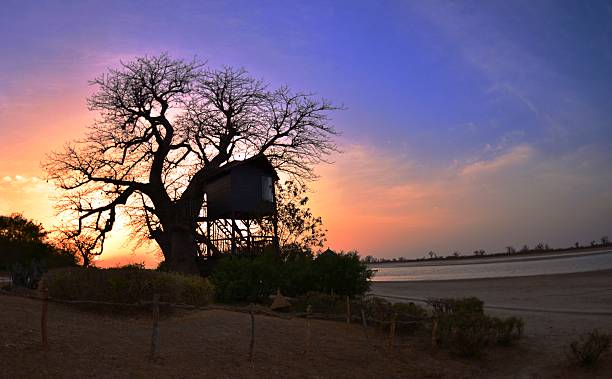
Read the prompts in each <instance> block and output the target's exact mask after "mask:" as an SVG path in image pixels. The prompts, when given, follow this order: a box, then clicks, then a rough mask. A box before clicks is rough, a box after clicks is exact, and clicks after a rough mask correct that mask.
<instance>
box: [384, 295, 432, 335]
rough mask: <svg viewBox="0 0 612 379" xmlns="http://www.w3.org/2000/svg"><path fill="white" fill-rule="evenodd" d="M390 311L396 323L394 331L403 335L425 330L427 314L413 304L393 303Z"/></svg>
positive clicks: (423, 309)
mask: <svg viewBox="0 0 612 379" xmlns="http://www.w3.org/2000/svg"><path fill="white" fill-rule="evenodd" d="M391 311H392V312H393V313H394V314H395V315H396V321H398V323H397V326H396V330H397V331H398V332H400V333H401V332H403V333H410V334H412V333H415V332H416V331H419V330H422V329H424V328H425V324H426V321H427V320H428V319H429V312H427V310H426V309H425V308H423V307H421V306H419V305H416V304H415V303H393V305H392V306H391Z"/></svg>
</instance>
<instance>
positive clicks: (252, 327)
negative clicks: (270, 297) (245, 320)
mask: <svg viewBox="0 0 612 379" xmlns="http://www.w3.org/2000/svg"><path fill="white" fill-rule="evenodd" d="M249 308H250V309H249V311H250V314H251V344H250V346H249V361H252V360H253V350H254V349H255V313H254V311H253V304H252V303H251V305H250V307H249Z"/></svg>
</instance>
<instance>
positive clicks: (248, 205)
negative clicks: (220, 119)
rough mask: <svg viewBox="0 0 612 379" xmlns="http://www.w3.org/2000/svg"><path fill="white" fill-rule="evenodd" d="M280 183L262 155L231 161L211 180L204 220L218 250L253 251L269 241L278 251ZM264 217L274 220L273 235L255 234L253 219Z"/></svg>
mask: <svg viewBox="0 0 612 379" xmlns="http://www.w3.org/2000/svg"><path fill="white" fill-rule="evenodd" d="M277 180H278V175H277V173H276V170H275V169H274V166H272V164H271V163H270V161H269V160H268V159H267V158H266V157H265V156H264V155H262V154H259V155H255V156H253V157H251V158H249V159H245V160H242V161H233V162H230V163H228V164H226V165H224V166H222V167H220V168H219V169H218V170H217V171H216V172H215V173H214V174H213V175H212V176H211V177H210V178H209V180H208V184H207V186H206V211H205V214H206V216H205V220H206V222H207V234H208V236H209V239H210V241H211V242H213V243H215V244H216V245H217V248H218V250H219V251H227V250H230V249H231V252H232V253H236V252H237V251H238V250H240V249H246V250H249V251H252V250H253V248H257V249H261V248H263V246H264V245H266V244H269V243H270V242H272V243H273V244H274V246H275V247H276V248H278V246H277V244H278V240H277V235H276V199H275V193H274V186H275V183H276V181H277ZM264 218H271V220H272V222H273V225H274V235H273V236H270V235H261V234H259V235H257V234H256V233H257V230H256V228H255V232H254V230H253V228H254V225H255V224H256V223H255V222H254V220H261V219H264ZM237 221H238V222H237ZM254 233H255V234H254Z"/></svg>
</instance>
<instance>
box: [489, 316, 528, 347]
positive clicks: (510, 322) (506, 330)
mask: <svg viewBox="0 0 612 379" xmlns="http://www.w3.org/2000/svg"><path fill="white" fill-rule="evenodd" d="M492 327H493V330H494V332H495V335H496V337H495V339H496V341H497V344H499V345H503V346H509V345H512V344H513V343H514V342H516V341H518V340H520V339H521V337H522V336H523V327H524V324H523V320H522V319H520V318H518V317H508V318H506V319H502V318H493V325H492Z"/></svg>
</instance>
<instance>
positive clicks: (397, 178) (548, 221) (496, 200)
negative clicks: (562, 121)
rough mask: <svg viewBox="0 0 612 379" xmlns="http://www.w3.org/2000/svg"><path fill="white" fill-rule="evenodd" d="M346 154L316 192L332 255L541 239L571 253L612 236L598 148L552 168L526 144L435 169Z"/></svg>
mask: <svg viewBox="0 0 612 379" xmlns="http://www.w3.org/2000/svg"><path fill="white" fill-rule="evenodd" d="M345 151H346V153H345V154H344V155H341V156H338V157H336V158H335V160H336V163H335V164H334V165H331V166H322V167H321V168H320V173H321V174H322V179H321V180H320V181H319V182H317V183H315V184H314V189H315V193H314V194H313V200H314V204H313V205H314V208H315V212H316V213H317V214H320V215H322V216H323V220H324V222H325V224H326V226H327V227H328V229H329V243H330V245H331V246H333V247H337V248H342V249H353V248H360V249H362V253H366V254H374V255H380V256H398V255H406V256H419V255H423V254H425V252H426V251H429V250H430V249H434V250H436V251H439V252H442V253H449V252H450V251H452V250H453V249H458V250H462V251H468V252H469V251H472V250H473V249H476V248H484V249H487V250H496V249H497V250H501V249H503V247H504V246H507V245H508V244H519V243H528V244H533V243H537V242H538V240H545V241H546V242H548V243H551V244H553V245H564V244H572V243H573V242H575V241H571V239H574V238H575V239H578V240H581V241H586V240H588V239H589V238H594V237H593V236H597V235H599V234H601V233H604V234H605V233H609V231H606V230H608V228H612V224H611V221H610V220H609V212H612V205H610V204H608V203H606V201H607V199H610V198H612V191H611V190H610V189H609V186H606V184H605V183H606V182H607V181H610V180H612V177H611V175H610V174H609V173H607V172H606V171H605V170H604V171H603V172H602V168H605V167H606V165H607V163H606V159H605V157H604V156H602V155H601V154H600V153H598V151H597V150H596V149H595V150H591V149H585V150H584V151H582V152H581V153H580V154H577V153H572V154H567V155H563V156H562V157H560V158H555V159H553V158H545V157H544V158H542V157H541V155H540V154H539V153H538V151H537V150H536V149H535V148H534V147H533V146H530V145H527V144H519V145H515V146H509V147H506V148H505V150H503V151H496V152H494V154H493V155H491V154H490V153H487V152H485V151H484V150H483V151H482V157H480V158H477V159H470V160H465V159H457V160H455V162H454V163H453V164H450V165H448V166H447V167H437V168H434V167H427V168H424V167H420V166H419V165H418V164H416V163H414V162H415V161H414V160H412V159H410V158H409V154H406V153H404V154H396V153H394V152H392V151H387V150H383V149H380V148H378V147H376V146H373V145H363V144H361V145H351V146H348V147H346V148H345ZM485 156H486V158H485ZM597 172H602V176H601V177H597ZM587 194H588V195H587ZM526 216H528V217H526ZM576 219H580V220H583V221H582V224H581V225H576V223H575V222H574V220H576Z"/></svg>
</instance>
